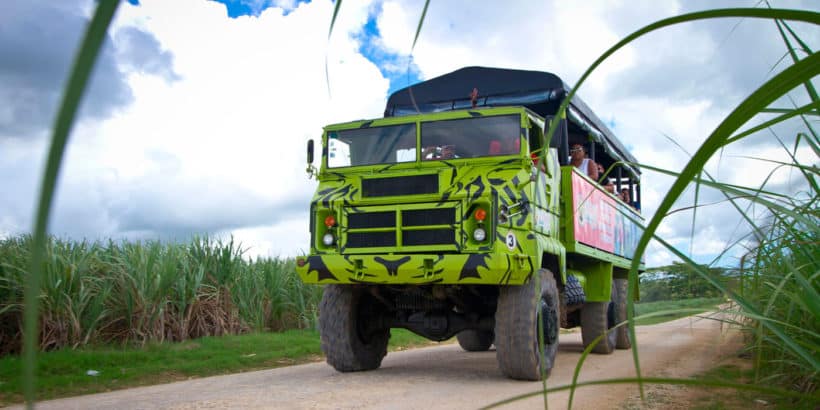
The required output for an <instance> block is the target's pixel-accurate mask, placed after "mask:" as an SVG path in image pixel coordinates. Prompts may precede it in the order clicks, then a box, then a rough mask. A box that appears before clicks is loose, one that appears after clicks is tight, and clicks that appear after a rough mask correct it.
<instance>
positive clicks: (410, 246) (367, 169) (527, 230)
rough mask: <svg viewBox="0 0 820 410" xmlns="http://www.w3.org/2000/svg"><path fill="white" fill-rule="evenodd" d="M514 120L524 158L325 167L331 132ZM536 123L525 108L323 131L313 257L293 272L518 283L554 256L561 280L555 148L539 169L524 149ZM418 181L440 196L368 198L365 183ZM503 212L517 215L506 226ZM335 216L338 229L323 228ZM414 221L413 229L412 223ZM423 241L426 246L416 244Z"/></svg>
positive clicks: (308, 277) (322, 279)
mask: <svg viewBox="0 0 820 410" xmlns="http://www.w3.org/2000/svg"><path fill="white" fill-rule="evenodd" d="M509 114H518V115H520V118H521V133H520V138H521V146H522V147H524V148H525V149H524V151H523V152H522V153H520V154H518V155H507V156H499V157H481V158H470V159H453V160H439V161H415V162H407V163H396V164H382V165H371V166H360V167H349V168H334V169H328V168H327V134H328V132H331V131H338V130H344V129H353V128H359V127H370V126H380V125H394V124H402V123H408V122H410V123H412V122H416V123H419V122H421V121H435V120H446V119H455V118H470V117H477V116H485V115H509ZM533 116H534V114H532V113H531V112H529V111H527V110H526V109H524V108H519V107H504V108H490V109H480V110H468V111H451V112H444V113H436V114H424V115H418V116H408V117H391V118H385V119H378V120H372V121H358V122H352V123H346V124H339V125H334V126H328V127H326V128H325V134H324V136H323V151H322V167H321V172H320V174H319V181H320V183H319V187H318V188H317V191H316V194H315V195H314V198H313V200H312V203H311V224H310V226H311V228H310V229H311V252H310V254H309V255H308V256H305V257H301V258H299V259H301V260H300V261H299V262H300V263H298V264H297V265H299V264H302V266H301V267H298V268H297V272H298V273H299V275H300V277H301V279H302V280H303V281H304V282H306V283H320V284H326V283H372V284H424V283H440V284H495V285H498V284H502V285H504V284H510V285H514V284H521V283H524V282H525V281H526V280H527V278H529V277H530V275H532V273H533V272H535V271H536V270H537V269H538V268H539V267H540V266H541V263H542V257H543V255H544V254H545V253H549V254H552V255H556V257H557V258H558V259H559V260H560V267H561V271H562V272H561V273H562V274H563V266H564V263H563V262H564V258H565V253H564V247H563V245H562V244H561V242H560V241H559V238H558V235H559V220H558V218H559V212H560V201H559V195H560V192H559V191H560V190H559V186H560V185H559V178H560V169H559V168H558V166H557V162H556V161H555V152H554V150H552V151H551V152H550V153H549V156H550V157H551V159H552V160H551V161H547V166H546V167H543V168H541V169H540V170H538V169H537V168H535V167H534V166H533V162H532V160H531V159H530V156H529V154H528V150H527V149H526V147H527V146H528V140H527V138H528V133H529V129H530V127H535V126H538V125H537V122H536V121H537V120H535V118H533ZM531 120H532V121H531ZM541 121H543V120H541ZM419 128H420V127H417V133H418V129H419ZM418 137H419V136H418V134H417V140H418ZM417 144H418V141H417ZM419 149H420V144H419ZM414 176H415V177H418V178H419V179H418V181H422V180H423V181H437V185H438V186H437V189H431V190H430V191H431V192H432V193H423V194H416V193H412V192H406V193H405V195H394V196H372V195H371V196H366V195H363V191H364V190H363V188H362V187H363V181H364V183H366V184H369V186H371V187H372V186H382V185H384V186H387V185H391V186H392V184H393V180H391V179H390V178H402V179H400V180H395V181H401V182H402V183H407V182H410V183H412V182H413V181H414V179H413V178H412V177H414ZM434 183H435V182H434ZM502 207H508V208H509V209H510V211H509V214H510V215H511V216H510V217H509V219H508V220H507V221H504V222H503V223H502V222H501V221H499V218H498V216H499V213H500V209H501V208H502ZM477 208H481V209H483V210H484V211H485V212H486V215H487V216H486V220H484V221H483V222H481V223H480V222H479V221H477V220H476V219H475V210H476V209H477ZM330 215H332V216H333V217H334V219H335V220H336V225H335V226H333V227H326V226H325V219H326V218H327V217H328V216H330ZM410 218H413V220H414V222H408V219H410ZM418 219H424V220H428V221H429V224H426V223H422V224H420V223H418V222H417V221H416V220H418ZM478 227H482V228H483V229H484V230H485V231H486V239H485V240H483V241H480V242H479V241H476V240H475V239H474V238H473V232H474V230H475V229H476V228H478ZM326 233H331V234H333V235H334V237H335V238H336V242H335V243H334V244H333V245H331V246H325V245H324V244H323V243H322V237H323V236H324V235H325V234H326ZM418 237H421V238H422V239H425V238H428V239H430V242H426V241H425V240H421V241H419V240H417V239H412V238H418ZM416 242H419V243H416Z"/></svg>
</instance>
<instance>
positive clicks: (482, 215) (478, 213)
mask: <svg viewBox="0 0 820 410" xmlns="http://www.w3.org/2000/svg"><path fill="white" fill-rule="evenodd" d="M473 216H475V220H476V221H478V222H484V220H485V219H487V211H485V210H483V209H481V208H478V209H476V210H475V213H474V214H473Z"/></svg>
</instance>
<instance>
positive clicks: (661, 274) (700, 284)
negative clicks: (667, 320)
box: [640, 262, 730, 302]
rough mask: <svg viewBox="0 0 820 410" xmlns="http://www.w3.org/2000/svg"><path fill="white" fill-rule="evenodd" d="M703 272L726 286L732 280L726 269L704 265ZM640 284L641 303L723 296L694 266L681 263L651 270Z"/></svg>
mask: <svg viewBox="0 0 820 410" xmlns="http://www.w3.org/2000/svg"><path fill="white" fill-rule="evenodd" d="M701 269H702V270H703V271H705V272H708V274H709V276H710V277H712V278H714V279H715V280H717V281H719V282H721V283H727V282H728V281H729V279H730V276H729V274H730V271H729V270H727V269H725V268H718V267H709V266H705V265H701ZM640 280H641V285H640V289H641V302H655V301H659V300H681V299H692V298H716V297H720V296H721V295H722V292H721V291H720V290H718V289H717V288H715V287H714V286H712V284H711V283H710V282H709V281H707V280H706V279H704V278H703V276H701V274H700V273H698V272H697V271H696V270H695V269H693V268H692V266H690V265H688V264H685V263H681V262H675V263H673V264H672V265H668V266H661V267H658V268H653V269H650V270H649V271H647V272H646V273H644V274H642V275H641V277H640Z"/></svg>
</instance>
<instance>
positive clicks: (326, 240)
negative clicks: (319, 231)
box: [322, 232, 336, 246]
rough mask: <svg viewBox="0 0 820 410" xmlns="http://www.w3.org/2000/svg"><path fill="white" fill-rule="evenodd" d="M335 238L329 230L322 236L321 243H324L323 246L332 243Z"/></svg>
mask: <svg viewBox="0 0 820 410" xmlns="http://www.w3.org/2000/svg"><path fill="white" fill-rule="evenodd" d="M335 240H336V238H334V237H333V234H332V233H330V232H328V233H326V234H325V236H323V237H322V243H323V244H325V246H330V245H333V242H334V241H335Z"/></svg>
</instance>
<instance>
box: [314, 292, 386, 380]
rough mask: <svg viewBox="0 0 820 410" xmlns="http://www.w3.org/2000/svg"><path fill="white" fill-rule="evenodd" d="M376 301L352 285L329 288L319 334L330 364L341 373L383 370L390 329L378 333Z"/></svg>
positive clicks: (320, 316) (323, 304)
mask: <svg viewBox="0 0 820 410" xmlns="http://www.w3.org/2000/svg"><path fill="white" fill-rule="evenodd" d="M375 306H376V301H375V299H374V298H373V297H371V296H370V295H369V294H368V293H366V292H365V291H364V290H362V289H359V288H356V287H354V286H351V285H327V286H325V290H324V294H323V295H322V301H321V302H320V303H319V332H320V339H321V343H322V351H323V352H324V353H325V356H326V357H327V363H328V364H329V365H331V366H333V367H334V368H335V369H336V370H338V371H340V372H355V371H360V370H373V369H377V368H379V366H381V363H382V359H383V358H384V356H385V355H386V354H387V342H388V340H389V339H390V329H389V328H388V329H374V328H373V323H372V322H370V321H372V320H374V319H375V318H374V316H373V314H375V313H376V312H377V311H378V310H377V309H376V308H375Z"/></svg>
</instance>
